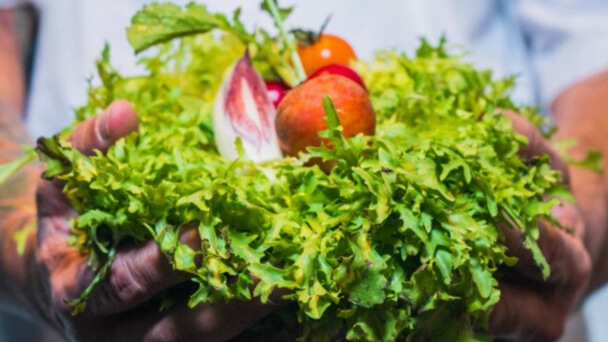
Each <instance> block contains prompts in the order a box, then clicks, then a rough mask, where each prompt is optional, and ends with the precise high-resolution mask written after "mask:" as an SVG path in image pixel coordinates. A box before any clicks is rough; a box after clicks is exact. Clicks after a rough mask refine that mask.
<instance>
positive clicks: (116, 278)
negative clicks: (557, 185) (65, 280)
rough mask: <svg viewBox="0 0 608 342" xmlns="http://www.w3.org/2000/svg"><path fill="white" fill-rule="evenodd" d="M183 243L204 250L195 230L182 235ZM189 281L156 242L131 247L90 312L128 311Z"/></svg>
mask: <svg viewBox="0 0 608 342" xmlns="http://www.w3.org/2000/svg"><path fill="white" fill-rule="evenodd" d="M180 241H181V243H184V244H187V245H189V246H190V247H191V248H193V249H199V248H200V247H198V248H197V245H198V246H200V238H199V237H198V234H197V232H196V229H194V228H193V227H190V228H188V229H186V230H185V231H184V232H182V233H181V235H180ZM189 278H190V276H189V275H188V274H187V273H184V272H179V271H175V270H174V269H173V266H171V264H170V262H169V260H168V259H167V257H166V256H165V255H164V254H163V253H162V252H161V250H160V248H159V247H158V245H157V243H156V242H155V241H148V242H147V243H146V244H144V245H143V246H130V247H128V248H125V249H124V250H122V251H120V252H119V253H118V254H117V256H116V259H115V260H114V262H113V263H112V266H111V267H110V270H109V271H108V274H107V276H106V277H105V279H104V280H103V281H102V282H101V284H100V285H99V286H98V287H97V289H95V291H93V293H92V294H91V298H90V299H89V302H88V305H87V310H88V311H89V312H90V313H91V314H94V315H109V314H115V313H119V312H124V311H127V310H130V309H132V308H134V307H136V306H138V305H140V304H142V303H144V302H146V301H148V300H150V299H151V298H153V297H154V296H156V295H158V294H159V293H161V292H163V291H165V290H166V289H168V288H171V287H173V286H175V285H177V284H179V283H182V282H184V281H187V280H188V279H189ZM82 285H83V286H86V284H82Z"/></svg>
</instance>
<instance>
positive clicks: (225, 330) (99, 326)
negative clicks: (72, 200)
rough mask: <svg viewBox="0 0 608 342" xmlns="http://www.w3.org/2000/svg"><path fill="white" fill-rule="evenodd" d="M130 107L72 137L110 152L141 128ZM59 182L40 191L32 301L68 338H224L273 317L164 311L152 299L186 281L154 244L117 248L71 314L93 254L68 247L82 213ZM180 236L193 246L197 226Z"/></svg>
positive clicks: (235, 306)
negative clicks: (73, 220) (73, 226)
mask: <svg viewBox="0 0 608 342" xmlns="http://www.w3.org/2000/svg"><path fill="white" fill-rule="evenodd" d="M137 127H138V121H137V116H136V113H135V110H134V108H133V106H132V105H131V104H130V103H128V102H126V101H116V102H114V103H113V104H112V105H111V106H110V107H109V108H108V110H107V111H105V112H104V113H102V114H100V115H98V116H96V117H93V118H91V119H88V120H86V121H84V122H82V123H81V124H80V125H79V126H78V127H76V129H75V130H74V133H73V135H72V138H71V141H72V143H73V145H74V146H75V147H76V148H77V149H79V150H80V151H82V152H83V153H86V154H90V153H92V152H93V151H94V150H101V151H105V150H107V149H108V148H109V147H110V146H111V145H112V144H114V143H115V142H116V140H118V139H119V138H121V137H123V136H125V135H127V134H129V133H131V132H133V131H135V130H137ZM61 190H62V189H61V185H60V184H59V182H51V181H41V183H40V185H39V187H38V191H37V206H38V239H37V240H38V242H37V248H36V258H35V260H34V261H33V265H31V272H32V277H31V278H32V281H31V282H30V283H31V285H32V287H33V293H34V296H33V297H32V301H33V302H34V305H36V306H37V307H38V308H39V309H40V311H41V314H42V315H43V316H44V317H45V318H46V319H47V320H48V321H49V323H51V325H53V326H54V327H55V328H56V329H57V330H59V331H60V332H61V333H63V334H64V335H65V336H67V337H68V338H69V339H71V340H77V341H83V342H92V341H100V342H101V341H112V342H120V341H142V342H147V341H205V342H213V341H225V340H228V339H231V338H232V337H235V336H237V335H238V334H239V333H241V332H242V331H243V330H245V329H246V328H248V327H249V326H251V325H252V324H253V323H255V322H256V321H257V320H259V319H261V318H263V317H264V316H266V315H267V314H269V313H270V312H271V311H272V310H273V307H272V306H266V305H262V304H261V303H260V302H257V301H254V302H236V301H235V302H230V303H228V304H223V303H218V304H215V305H199V306H197V307H196V308H194V309H190V308H188V307H187V305H186V303H185V302H182V303H176V305H174V306H173V307H171V308H170V309H168V310H166V311H164V312H160V311H159V308H158V306H156V305H150V304H149V301H150V300H151V299H153V298H154V297H155V296H157V295H158V294H160V293H161V292H163V291H165V290H167V289H169V288H171V287H173V286H176V285H178V284H180V283H183V282H186V281H188V276H187V275H185V274H181V273H178V272H176V271H174V270H173V269H172V267H171V266H170V264H169V262H168V260H167V259H166V257H165V256H164V255H163V254H162V253H161V251H160V250H159V248H158V246H157V245H156V243H155V242H154V241H149V242H148V243H146V244H144V245H143V246H130V247H126V248H124V249H122V250H120V251H119V252H118V253H117V256H116V259H115V261H114V262H113V264H112V266H111V268H110V270H109V272H108V274H107V275H106V277H105V280H104V281H103V282H102V284H101V285H100V286H99V287H98V288H97V289H95V290H94V291H93V292H92V297H91V298H90V300H89V302H88V304H87V307H86V310H85V311H84V312H83V313H81V314H78V315H75V316H74V315H72V310H73V308H72V307H71V306H69V305H68V304H66V302H67V301H69V300H71V299H74V298H76V297H77V296H78V295H79V294H80V292H81V291H82V290H83V289H84V288H85V287H86V285H88V283H89V281H90V280H91V278H92V270H91V269H90V267H89V265H88V257H87V255H85V254H82V253H80V252H79V251H78V250H77V249H76V248H74V247H72V246H70V245H69V244H68V237H69V235H70V226H69V223H68V220H69V219H70V218H72V217H74V216H76V215H77V213H76V212H75V211H74V210H73V209H72V208H71V207H70V205H69V203H68V201H67V199H66V198H65V196H64V195H63V193H62V191H61ZM181 238H182V241H183V242H185V243H190V244H193V245H194V244H195V243H196V242H197V241H198V239H199V238H198V235H197V234H196V232H195V231H190V232H188V233H186V234H184V235H183V236H182V237H181Z"/></svg>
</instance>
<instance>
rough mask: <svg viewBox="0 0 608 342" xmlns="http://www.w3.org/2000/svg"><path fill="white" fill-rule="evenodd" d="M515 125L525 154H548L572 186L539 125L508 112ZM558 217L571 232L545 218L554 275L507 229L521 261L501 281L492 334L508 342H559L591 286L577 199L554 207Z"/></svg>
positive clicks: (543, 242)
mask: <svg viewBox="0 0 608 342" xmlns="http://www.w3.org/2000/svg"><path fill="white" fill-rule="evenodd" d="M505 115H506V116H508V117H509V118H510V119H511V121H512V122H513V127H514V129H515V130H516V131H518V132H519V133H520V134H522V135H525V136H526V137H527V138H528V141H529V144H528V146H526V147H524V148H523V149H522V151H521V154H522V156H524V157H529V156H534V155H541V154H548V155H549V156H551V159H552V163H551V164H552V167H553V168H554V169H556V170H560V171H561V172H562V174H563V178H564V182H565V183H566V184H567V185H569V182H570V176H569V173H568V169H567V167H566V164H565V163H564V161H563V160H562V159H561V158H560V157H559V156H558V154H557V153H556V152H555V151H554V150H553V149H552V148H551V146H550V144H549V143H548V142H547V141H545V140H544V138H543V137H542V135H541V134H540V133H539V132H538V131H537V130H536V128H535V127H534V126H533V125H532V124H531V123H529V122H528V121H526V120H525V119H523V118H522V117H520V116H518V115H516V114H514V113H505ZM553 214H554V216H555V217H556V218H557V219H558V221H560V222H561V223H562V225H563V226H564V227H567V228H569V229H571V230H572V232H568V231H566V230H564V229H561V228H559V227H555V226H553V225H552V224H551V223H549V222H540V224H539V228H540V238H539V245H540V248H541V250H542V251H543V254H544V255H545V257H546V258H547V262H548V263H549V265H550V266H551V276H550V277H549V279H547V280H543V279H542V275H541V273H540V271H539V269H538V268H537V267H536V266H535V264H534V261H533V259H532V255H531V253H530V252H529V251H528V250H526V249H525V248H524V246H523V245H522V243H521V240H520V236H521V232H518V231H516V230H513V229H511V228H508V227H503V229H502V230H503V233H504V236H505V242H506V245H507V246H508V247H509V253H510V255H512V256H516V257H517V258H518V259H519V261H518V263H517V265H516V266H515V267H514V270H513V271H514V273H513V274H511V277H509V279H504V280H502V281H501V282H500V284H499V287H500V290H501V300H500V302H499V303H498V304H497V306H496V307H495V309H494V311H493V313H492V317H491V323H490V332H491V333H492V334H493V335H496V336H497V337H499V338H501V340H504V341H555V340H557V339H559V338H560V337H561V336H562V335H563V333H564V328H565V324H566V320H567V319H568V316H569V314H570V312H571V311H572V309H573V308H574V307H575V305H576V304H577V303H579V302H580V300H581V299H582V297H583V295H584V294H585V292H586V290H587V284H588V281H589V278H590V273H591V257H590V255H589V253H588V251H587V248H586V247H585V244H584V238H585V222H584V220H583V217H582V216H581V212H580V210H579V208H577V206H575V205H574V204H573V203H568V202H563V203H562V204H561V205H560V206H557V207H555V208H554V209H553Z"/></svg>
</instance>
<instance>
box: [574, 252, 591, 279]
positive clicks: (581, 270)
mask: <svg viewBox="0 0 608 342" xmlns="http://www.w3.org/2000/svg"><path fill="white" fill-rule="evenodd" d="M576 266H577V267H576V269H575V270H574V272H573V277H572V280H573V282H574V284H575V286H577V287H581V286H584V285H586V284H587V283H588V281H589V278H590V277H591V272H592V268H593V266H592V262H591V257H590V256H589V254H588V253H586V252H584V253H582V255H581V257H580V258H579V260H578V261H577V265H576Z"/></svg>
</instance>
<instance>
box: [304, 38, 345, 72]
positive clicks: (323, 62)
mask: <svg viewBox="0 0 608 342" xmlns="http://www.w3.org/2000/svg"><path fill="white" fill-rule="evenodd" d="M297 50H298V55H299V56H300V59H301V60H302V64H303V65H304V70H305V71H306V75H312V74H313V73H314V72H315V71H317V70H319V69H321V68H322V67H324V66H328V65H331V64H342V65H349V64H350V63H351V62H352V61H354V60H355V59H357V55H355V51H354V50H353V48H352V47H351V46H350V44H348V42H346V41H345V40H344V39H342V38H340V37H338V36H334V35H332V34H322V35H321V36H320V37H319V39H317V40H316V41H314V42H313V43H312V44H309V45H306V46H298V49H297Z"/></svg>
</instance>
